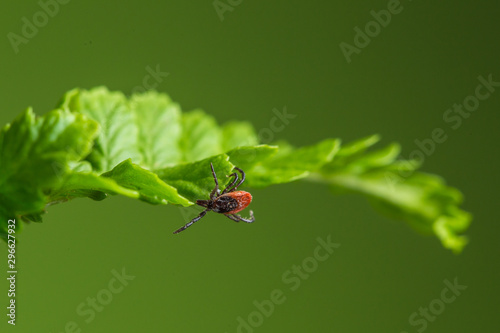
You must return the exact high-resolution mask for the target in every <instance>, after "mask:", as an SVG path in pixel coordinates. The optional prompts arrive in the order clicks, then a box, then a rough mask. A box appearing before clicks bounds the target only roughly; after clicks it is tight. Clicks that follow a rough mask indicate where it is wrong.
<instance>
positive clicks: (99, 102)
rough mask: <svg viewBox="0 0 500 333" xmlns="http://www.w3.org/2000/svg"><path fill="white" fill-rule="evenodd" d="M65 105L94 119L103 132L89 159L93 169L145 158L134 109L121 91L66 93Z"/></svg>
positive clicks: (99, 90)
mask: <svg viewBox="0 0 500 333" xmlns="http://www.w3.org/2000/svg"><path fill="white" fill-rule="evenodd" d="M62 105H64V106H66V107H68V108H70V109H71V110H72V111H73V112H79V113H81V114H84V115H86V116H88V117H89V118H90V119H93V120H95V121H96V122H97V123H99V125H100V127H101V128H100V132H99V136H98V138H97V140H96V141H95V144H94V148H93V150H92V152H91V154H90V155H89V156H88V157H87V159H88V160H89V161H90V162H91V164H92V166H93V168H94V170H96V171H97V172H104V171H108V170H111V169H112V168H114V167H115V166H116V165H117V164H118V163H120V162H122V161H123V160H125V159H128V158H132V159H133V160H134V161H136V162H142V156H141V154H140V151H139V145H138V141H137V138H138V133H139V130H138V128H137V125H136V122H135V116H134V113H133V112H132V111H131V109H130V106H129V103H128V101H127V99H126V97H125V96H124V95H123V94H122V93H120V92H109V91H108V90H107V89H106V88H104V87H98V88H94V89H92V90H89V91H87V90H79V91H72V92H70V93H68V94H66V97H65V99H63V102H62Z"/></svg>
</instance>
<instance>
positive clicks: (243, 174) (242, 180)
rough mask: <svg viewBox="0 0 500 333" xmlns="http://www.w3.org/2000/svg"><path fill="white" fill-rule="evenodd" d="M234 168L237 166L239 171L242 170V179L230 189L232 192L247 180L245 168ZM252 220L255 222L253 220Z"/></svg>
mask: <svg viewBox="0 0 500 333" xmlns="http://www.w3.org/2000/svg"><path fill="white" fill-rule="evenodd" d="M234 168H235V169H236V170H238V171H239V172H241V180H240V182H239V183H238V185H236V186H235V187H233V188H232V189H231V191H230V192H233V191H236V189H237V188H238V187H240V185H241V184H243V182H244V181H245V172H244V171H243V170H241V169H240V168H237V167H234ZM252 222H253V221H252Z"/></svg>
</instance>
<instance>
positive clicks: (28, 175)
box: [0, 109, 98, 230]
mask: <svg viewBox="0 0 500 333" xmlns="http://www.w3.org/2000/svg"><path fill="white" fill-rule="evenodd" d="M97 129H98V125H97V124H96V123H95V122H94V121H91V120H89V119H87V118H86V117H84V116H83V115H80V114H73V113H71V112H69V111H67V110H54V111H51V112H49V113H47V114H46V115H45V116H43V117H40V118H38V119H37V118H35V115H34V114H33V112H32V110H31V109H27V110H26V111H25V112H24V113H22V114H21V115H20V116H19V117H17V118H16V119H15V120H14V121H13V122H12V124H11V125H8V126H5V127H4V128H3V129H2V131H0V210H1V211H2V212H3V213H4V215H5V216H8V217H12V218H13V217H17V216H20V215H28V214H38V213H40V212H41V211H43V209H44V207H45V205H46V203H47V200H48V197H47V195H46V193H47V192H48V191H49V190H50V189H52V188H55V187H58V186H60V184H61V183H62V182H63V181H64V180H65V178H66V176H67V174H68V172H69V171H70V168H69V164H70V163H71V162H75V161H77V160H79V159H80V158H82V157H83V156H85V155H86V154H88V152H89V151H90V149H91V145H92V141H93V139H94V137H95V136H96V134H97ZM19 224H20V222H19ZM4 230H5V229H4Z"/></svg>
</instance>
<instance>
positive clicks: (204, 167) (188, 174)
mask: <svg viewBox="0 0 500 333" xmlns="http://www.w3.org/2000/svg"><path fill="white" fill-rule="evenodd" d="M210 163H212V164H213V166H214V170H215V173H216V175H217V177H218V179H219V186H220V188H221V189H224V187H225V184H226V183H227V182H228V181H229V179H227V178H226V177H225V176H226V175H229V174H230V173H231V171H232V170H233V168H234V165H233V164H232V163H231V162H229V157H228V156H227V155H226V154H221V155H217V156H212V157H210V158H207V159H204V160H201V161H197V162H193V163H184V164H180V165H177V166H174V167H168V168H164V169H161V170H156V172H157V174H158V176H159V177H160V178H161V179H162V180H163V181H164V182H165V183H167V184H169V185H171V186H173V187H175V188H176V189H177V191H178V192H179V194H180V195H182V196H183V197H186V198H188V199H189V200H191V201H193V202H194V201H196V200H197V199H208V198H209V194H210V192H211V191H212V190H213V188H214V187H215V182H214V179H213V176H212V171H211V169H210Z"/></svg>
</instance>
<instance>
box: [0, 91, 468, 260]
mask: <svg viewBox="0 0 500 333" xmlns="http://www.w3.org/2000/svg"><path fill="white" fill-rule="evenodd" d="M378 140H379V138H378V136H371V137H368V138H364V139H361V140H359V141H356V142H353V143H349V144H346V145H341V142H340V140H339V139H326V140H324V141H321V142H319V143H317V144H315V145H311V146H305V147H300V148H295V147H292V146H290V145H288V144H286V143H284V142H281V143H279V144H277V145H262V144H259V142H258V138H257V135H256V134H255V130H254V128H253V127H252V126H251V125H250V124H249V123H247V122H229V123H226V124H224V125H222V126H219V125H218V124H217V123H216V121H215V119H214V118H213V117H211V116H210V115H207V114H206V113H204V112H203V111H201V110H195V111H191V112H181V109H180V107H179V105H178V104H176V103H174V102H173V101H172V100H171V99H170V98H169V97H168V96H167V95H165V94H160V93H156V92H147V93H142V94H134V95H133V96H131V97H130V98H127V97H125V96H124V95H123V94H122V93H120V92H110V91H108V90H107V89H106V88H104V87H98V88H94V89H91V90H79V89H75V90H72V91H69V92H68V93H66V94H65V96H64V97H63V99H62V100H61V102H60V103H59V105H58V106H57V108H56V109H55V110H53V111H50V112H48V113H46V114H45V115H43V116H41V117H36V116H35V115H34V114H33V112H32V110H31V109H27V110H26V111H25V112H23V113H22V114H20V115H19V116H18V117H17V118H16V119H15V120H14V121H13V122H12V123H11V124H8V125H6V126H5V127H4V128H3V129H2V130H1V131H0V235H1V236H2V237H4V238H5V237H6V231H7V220H8V219H9V218H13V217H17V218H22V219H23V220H25V221H32V222H41V220H42V214H43V213H44V212H45V210H46V209H47V207H48V206H50V205H51V204H55V203H60V202H64V201H68V200H70V199H73V198H77V197H88V198H91V199H93V200H102V199H104V198H106V196H107V195H117V194H119V195H124V196H127V197H131V198H136V199H140V200H143V201H145V202H147V203H150V204H168V203H170V204H176V205H182V206H184V207H187V206H191V205H193V204H194V202H195V200H196V199H203V198H206V197H207V194H208V193H209V192H210V190H211V189H212V187H213V179H212V176H211V174H210V173H209V172H207V170H208V165H209V163H210V162H212V163H213V165H214V167H215V171H216V172H217V173H218V174H229V173H231V171H232V170H233V168H234V166H235V165H236V166H239V167H240V168H242V169H244V170H245V172H246V174H247V182H246V185H248V186H250V187H266V186H269V185H273V184H280V183H287V182H291V181H295V180H298V179H306V180H311V181H315V182H320V183H324V184H328V185H329V186H331V188H332V190H333V191H334V192H336V193H344V192H354V193H359V194H362V195H364V196H365V197H367V198H368V199H369V200H370V201H371V202H372V203H373V205H374V206H375V207H376V208H378V209H380V210H381V211H382V212H384V213H386V214H388V215H389V216H393V217H395V218H398V219H401V220H405V221H407V222H408V223H409V224H410V225H412V226H413V227H414V228H416V229H417V230H420V231H422V232H424V233H431V234H435V235H436V236H437V237H438V238H439V239H440V240H441V242H442V244H443V245H444V246H445V247H446V248H449V249H451V250H453V251H455V252H459V251H461V250H462V248H463V247H464V245H465V244H466V242H467V240H466V238H465V237H464V236H462V235H461V233H462V232H463V231H464V230H465V229H466V228H467V227H468V225H469V223H470V220H471V216H470V215H469V214H468V213H467V212H464V211H463V210H461V209H460V208H459V205H460V203H461V201H462V196H461V193H460V192H459V191H458V190H456V189H454V188H451V187H448V186H446V185H445V183H444V181H443V180H442V179H441V178H439V177H437V176H433V175H429V174H425V173H422V172H419V171H417V168H418V167H419V166H418V165H417V163H414V162H413V161H404V160H400V159H398V155H399V152H400V148H399V146H398V145H397V144H391V145H389V146H387V147H385V148H380V149H378V150H373V149H370V148H371V147H372V146H373V145H374V144H375V143H377V141H378ZM17 225H20V223H18V224H17Z"/></svg>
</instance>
